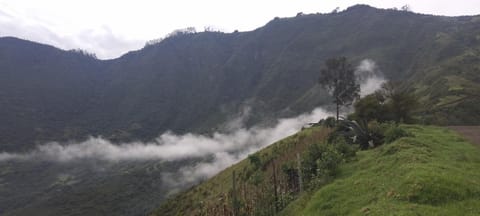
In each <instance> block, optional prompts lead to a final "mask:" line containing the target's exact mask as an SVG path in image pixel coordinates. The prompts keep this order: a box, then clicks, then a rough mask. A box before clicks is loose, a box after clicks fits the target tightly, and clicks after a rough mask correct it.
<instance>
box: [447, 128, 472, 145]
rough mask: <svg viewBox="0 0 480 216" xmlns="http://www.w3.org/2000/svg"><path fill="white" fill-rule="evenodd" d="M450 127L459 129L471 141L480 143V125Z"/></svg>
mask: <svg viewBox="0 0 480 216" xmlns="http://www.w3.org/2000/svg"><path fill="white" fill-rule="evenodd" d="M448 128H450V129H452V130H455V131H457V132H458V133H459V134H461V135H463V136H464V137H465V138H466V139H467V140H468V141H470V142H471V143H474V144H477V145H480V126H449V127H448Z"/></svg>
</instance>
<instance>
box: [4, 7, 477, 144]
mask: <svg viewBox="0 0 480 216" xmlns="http://www.w3.org/2000/svg"><path fill="white" fill-rule="evenodd" d="M479 23H480V18H479V17H478V16H471V17H439V16H430V15H421V14H415V13H411V12H406V11H397V10H380V9H375V8H371V7H368V6H364V5H359V6H354V7H351V8H349V9H348V10H346V11H342V12H338V13H331V14H308V15H306V14H299V15H298V16H297V17H294V18H275V19H273V20H272V21H270V22H269V23H268V24H267V25H265V26H264V27H261V28H258V29H256V30H254V31H251V32H234V33H228V34H227V33H220V32H200V33H195V32H192V31H189V32H186V33H182V34H173V35H172V36H171V37H168V38H166V39H163V40H160V41H158V42H156V43H149V44H148V45H147V46H145V47H144V48H143V49H141V50H138V51H133V52H130V53H128V54H126V55H124V56H122V57H120V58H118V59H113V60H107V61H101V60H97V59H95V58H94V57H92V56H91V55H85V54H82V53H81V52H71V51H62V50H59V49H56V48H54V47H50V46H46V45H40V44H36V43H33V42H28V41H22V40H19V39H14V38H0V94H1V97H0V150H13V151H18V150H25V149H28V148H30V147H31V146H32V145H34V144H35V143H41V142H44V141H47V140H68V139H77V138H78V139H79V138H84V137H85V136H87V135H103V136H105V137H107V138H109V139H112V140H117V141H118V140H132V139H144V140H145V139H151V138H154V137H156V136H157V135H158V134H159V133H161V132H162V131H165V130H167V129H169V130H173V131H175V132H186V131H197V132H211V131H213V130H216V129H217V128H220V127H219V124H221V123H222V122H224V121H225V120H226V119H228V118H229V117H230V116H231V115H232V114H234V113H238V111H239V110H242V109H243V108H244V107H245V106H249V107H251V108H252V112H251V113H252V114H253V115H252V116H251V117H250V119H249V120H248V121H247V123H248V124H249V125H251V124H253V123H258V122H259V121H268V120H269V119H273V118H277V117H279V116H291V115H296V114H299V113H301V112H304V111H306V110H311V109H312V108H313V107H316V106H319V105H325V104H330V101H332V100H331V98H330V97H329V96H328V94H326V91H322V90H321V89H319V86H318V85H317V83H316V80H317V78H318V73H319V71H320V69H321V68H322V67H323V62H324V61H325V60H326V59H328V58H330V57H334V56H346V57H348V58H349V59H350V60H351V63H352V64H353V65H356V64H357V63H358V62H359V61H360V60H362V59H366V58H369V59H372V60H374V61H375V62H376V63H377V64H378V66H379V68H380V69H381V70H382V71H383V72H384V74H385V76H386V77H387V78H388V79H391V80H397V81H401V84H402V85H404V87H405V88H409V89H413V90H414V91H415V92H416V93H417V94H418V95H419V97H420V99H421V100H420V101H421V103H423V104H426V105H427V106H428V107H430V108H431V109H429V110H425V115H424V116H425V118H424V121H425V122H430V123H442V124H474V123H475V122H478V120H479V119H480V116H479V114H478V113H480V112H479V111H480V110H478V109H479V108H478V106H472V105H473V104H475V103H477V102H478V95H479V91H480V90H479V87H478V85H477V84H476V83H478V81H479V79H480V78H479V74H480V73H479V66H478V62H479V58H480V54H479V44H480V43H479V41H480V38H479V36H478V35H480V29H479V28H477V27H478V24H479ZM430 87H432V88H430Z"/></svg>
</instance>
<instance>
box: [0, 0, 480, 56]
mask: <svg viewBox="0 0 480 216" xmlns="http://www.w3.org/2000/svg"><path fill="white" fill-rule="evenodd" d="M359 3H362V4H369V5H371V6H374V7H379V8H392V7H397V8H400V7H401V6H403V5H406V4H408V5H410V7H411V9H412V10H413V11H415V12H419V13H426V14H437V15H448V16H458V15H475V14H480V0H456V1H451V0H365V1H359V0H295V1H294V0H265V1H260V0H242V1H229V0H203V1H199V0H196V1H195V0H191V1H188V0H174V1H172V0H170V1H163V0H157V1H154V0H135V1H133V0H132V1H127V0H82V1H80V0H68V1H66V0H42V1H38V0H0V36H15V37H20V38H24V39H28V40H33V41H38V42H41V43H46V44H51V45H54V46H57V47H60V48H63V49H73V48H81V49H84V50H87V51H89V52H93V53H96V55H97V56H98V57H99V58H101V59H107V58H115V57H118V56H120V55H122V54H124V53H125V52H127V51H130V50H135V49H140V48H142V47H143V45H144V44H145V42H146V41H148V40H152V39H156V38H161V37H163V36H165V35H166V34H168V33H170V32H172V31H173V30H175V29H180V28H185V27H190V26H193V27H195V28H196V29H197V30H198V31H203V29H204V28H205V27H213V28H214V29H217V30H221V31H225V32H231V31H234V30H236V29H237V30H240V31H249V30H253V29H255V28H258V27H260V26H262V25H264V24H265V23H267V22H268V21H269V20H271V19H273V18H274V17H276V16H278V17H290V16H295V15H296V14H297V13H298V12H304V13H316V12H321V13H326V12H330V11H332V10H333V9H334V8H336V7H340V9H341V10H343V9H345V8H347V7H348V6H351V5H354V4H359Z"/></svg>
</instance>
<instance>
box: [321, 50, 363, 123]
mask: <svg viewBox="0 0 480 216" xmlns="http://www.w3.org/2000/svg"><path fill="white" fill-rule="evenodd" d="M325 66H326V68H324V69H322V70H321V72H320V78H319V79H318V82H319V83H320V85H322V86H324V87H325V88H326V89H327V90H328V91H329V92H330V94H331V95H332V96H333V97H334V102H335V104H336V108H337V120H338V118H339V110H340V106H347V105H351V104H352V102H353V101H354V100H356V99H357V98H359V96H360V95H359V92H360V85H359V84H357V83H356V79H355V73H354V72H355V70H354V69H353V67H352V65H351V64H349V63H348V62H347V58H345V57H339V58H331V59H328V60H327V61H325Z"/></svg>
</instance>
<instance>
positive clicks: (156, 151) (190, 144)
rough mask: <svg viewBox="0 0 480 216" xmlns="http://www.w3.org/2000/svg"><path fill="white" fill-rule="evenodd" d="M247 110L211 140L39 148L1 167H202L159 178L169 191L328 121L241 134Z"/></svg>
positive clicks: (308, 117) (283, 122)
mask: <svg viewBox="0 0 480 216" xmlns="http://www.w3.org/2000/svg"><path fill="white" fill-rule="evenodd" d="M248 113H249V109H245V111H244V112H243V114H241V115H239V117H238V118H236V119H234V120H233V121H232V124H229V125H228V127H229V128H228V130H230V132H222V133H220V132H217V133H214V134H212V135H210V136H206V135H198V134H193V133H188V134H183V135H177V134H174V133H171V132H167V133H164V134H162V135H160V136H159V137H158V138H157V139H156V140H155V141H153V142H148V143H142V142H132V143H123V144H113V143H111V142H109V141H108V140H105V139H102V138H93V137H92V138H90V139H88V140H87V141H85V142H81V143H73V144H61V143H58V142H51V143H47V144H44V145H40V146H37V147H36V148H35V149H34V150H32V151H30V152H27V153H7V152H3V153H0V162H1V161H31V162H36V161H50V162H52V163H66V162H75V161H87V160H88V161H91V160H92V159H93V160H98V161H104V162H105V163H112V162H113V163H115V162H121V161H147V160H162V161H180V160H185V159H194V158H198V159H199V161H200V162H198V163H196V164H193V165H192V163H187V164H188V165H185V166H183V167H181V168H180V169H179V170H178V171H177V172H175V173H163V174H162V176H163V181H164V182H165V183H166V184H167V185H169V186H170V187H172V188H183V186H185V185H189V184H193V183H195V182H198V181H199V180H202V179H206V178H209V177H211V176H213V175H215V174H216V173H218V172H219V171H221V170H223V169H225V168H227V167H228V166H230V165H232V164H234V163H236V162H238V161H240V160H242V159H244V158H246V157H247V156H248V155H249V154H251V153H254V152H256V151H258V150H259V149H261V148H264V147H266V146H267V145H269V144H271V143H274V142H275V141H278V140H280V139H282V138H284V137H287V136H290V135H293V134H295V133H296V132H298V131H299V130H300V129H301V128H302V127H303V126H305V125H306V124H307V123H312V122H317V121H318V120H320V119H322V118H325V117H327V116H329V113H327V112H326V111H325V110H323V109H321V108H317V109H315V110H313V111H312V112H310V113H306V114H302V115H299V116H296V117H294V118H285V119H280V120H278V121H277V122H276V124H274V125H273V126H271V127H252V128H244V127H240V126H241V125H242V122H243V119H244V118H247V117H248Z"/></svg>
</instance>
